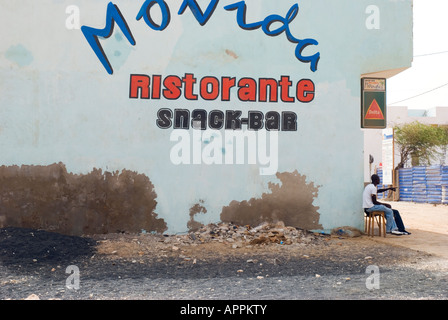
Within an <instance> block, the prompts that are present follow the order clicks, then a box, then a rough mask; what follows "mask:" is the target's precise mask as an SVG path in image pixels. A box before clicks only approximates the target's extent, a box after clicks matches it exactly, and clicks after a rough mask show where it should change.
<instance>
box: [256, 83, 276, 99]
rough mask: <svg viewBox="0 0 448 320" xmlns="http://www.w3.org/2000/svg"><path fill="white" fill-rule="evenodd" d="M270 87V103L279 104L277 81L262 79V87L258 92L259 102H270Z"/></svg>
mask: <svg viewBox="0 0 448 320" xmlns="http://www.w3.org/2000/svg"><path fill="white" fill-rule="evenodd" d="M268 87H269V101H270V102H277V101H278V97H277V95H278V86H277V80H275V79H260V86H259V89H258V90H259V92H258V96H259V98H258V101H260V102H266V101H267V100H268V98H267V96H268Z"/></svg>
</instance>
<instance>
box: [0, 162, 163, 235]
mask: <svg viewBox="0 0 448 320" xmlns="http://www.w3.org/2000/svg"><path fill="white" fill-rule="evenodd" d="M156 197H157V195H156V193H155V191H154V185H153V184H152V183H151V181H150V180H149V178H148V177H147V176H145V175H143V174H138V173H136V172H132V171H129V170H123V171H121V172H118V171H116V172H114V173H110V172H104V173H103V172H102V170H101V169H93V171H92V172H90V173H88V174H86V175H82V174H81V175H76V174H72V173H68V172H67V169H66V167H65V165H64V164H62V163H58V164H52V165H49V166H21V167H19V166H8V167H7V166H1V167H0V227H6V226H10V227H24V228H36V229H44V230H49V231H55V232H59V233H63V234H69V235H83V234H85V235H88V234H98V233H114V232H121V231H127V232H140V231H141V230H142V229H144V230H146V231H148V232H151V231H154V232H157V233H163V232H164V231H166V229H167V226H166V223H165V222H164V221H163V219H158V218H157V214H156V213H155V212H154V210H155V208H156V205H157V202H156Z"/></svg>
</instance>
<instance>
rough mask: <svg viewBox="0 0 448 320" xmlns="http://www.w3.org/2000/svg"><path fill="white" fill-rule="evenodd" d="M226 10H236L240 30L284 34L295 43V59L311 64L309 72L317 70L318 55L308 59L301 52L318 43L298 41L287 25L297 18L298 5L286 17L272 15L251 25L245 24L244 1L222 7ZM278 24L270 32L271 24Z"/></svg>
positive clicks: (307, 40) (310, 40)
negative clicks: (278, 25) (279, 24)
mask: <svg viewBox="0 0 448 320" xmlns="http://www.w3.org/2000/svg"><path fill="white" fill-rule="evenodd" d="M224 9H226V10H237V12H236V21H237V23H238V25H239V26H240V28H242V29H244V30H255V29H258V28H260V27H261V29H262V30H263V32H264V33H265V34H266V35H268V36H272V37H274V36H278V35H280V34H281V33H283V32H285V33H286V38H287V39H288V40H289V41H290V42H292V43H297V47H296V51H295V53H296V57H297V59H299V60H300V61H302V62H310V63H311V70H312V71H313V72H314V71H316V70H317V63H318V62H319V59H320V53H319V52H318V53H316V54H314V55H312V56H309V57H304V56H302V51H303V50H304V49H305V48H306V47H307V46H309V45H317V44H318V42H317V41H316V40H314V39H304V40H300V39H297V38H295V37H294V36H293V35H292V33H291V30H290V29H289V24H290V23H291V22H292V21H293V20H294V19H295V17H296V16H297V13H298V12H299V5H298V4H295V5H293V6H292V7H291V9H289V11H288V13H287V14H286V17H285V18H283V17H282V16H279V15H276V14H273V15H270V16H267V17H266V18H265V19H264V20H263V21H260V22H255V23H251V24H247V23H246V3H245V1H240V2H237V3H234V4H231V5H228V6H226V7H224ZM275 22H279V23H281V24H282V26H280V27H278V28H277V29H274V30H271V29H270V27H271V25H272V24H273V23H275Z"/></svg>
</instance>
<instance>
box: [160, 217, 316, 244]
mask: <svg viewBox="0 0 448 320" xmlns="http://www.w3.org/2000/svg"><path fill="white" fill-rule="evenodd" d="M320 237H321V235H317V234H315V233H313V232H309V231H305V230H302V229H297V228H294V227H289V226H285V224H284V223H283V222H277V223H268V222H265V223H262V224H261V225H259V226H257V227H251V226H249V225H246V226H239V225H235V224H233V223H224V222H223V223H219V224H208V225H204V226H202V227H201V228H200V229H198V230H197V231H194V232H190V233H188V234H185V235H181V236H177V237H176V238H177V239H176V241H181V242H183V243H190V244H194V243H196V244H201V243H209V242H213V241H217V242H221V243H229V244H231V245H232V247H233V248H239V247H243V246H248V245H250V246H253V245H268V244H280V245H290V244H293V243H300V244H311V243H313V242H314V241H315V240H316V239H317V238H320ZM170 241H172V239H171V237H166V238H165V242H170Z"/></svg>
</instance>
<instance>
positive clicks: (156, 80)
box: [151, 75, 162, 99]
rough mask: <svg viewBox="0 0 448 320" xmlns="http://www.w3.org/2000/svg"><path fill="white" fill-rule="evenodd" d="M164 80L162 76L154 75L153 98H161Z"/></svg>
mask: <svg viewBox="0 0 448 320" xmlns="http://www.w3.org/2000/svg"><path fill="white" fill-rule="evenodd" d="M161 82H162V76H158V75H153V76H152V96H151V97H152V98H153V99H160V84H161Z"/></svg>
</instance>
